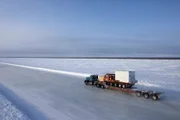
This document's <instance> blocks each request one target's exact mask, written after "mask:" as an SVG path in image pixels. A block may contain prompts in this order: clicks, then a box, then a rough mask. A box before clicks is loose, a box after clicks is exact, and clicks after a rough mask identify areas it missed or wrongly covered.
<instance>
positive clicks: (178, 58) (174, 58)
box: [0, 56, 180, 60]
mask: <svg viewBox="0 0 180 120" xmlns="http://www.w3.org/2000/svg"><path fill="white" fill-rule="evenodd" d="M0 58H47V59H51V58H52V59H161V60H163V59H164V60H171V59H172V60H180V57H92V56H91V57H48V56H47V57H27V56H26V57H21V56H18V57H0Z"/></svg>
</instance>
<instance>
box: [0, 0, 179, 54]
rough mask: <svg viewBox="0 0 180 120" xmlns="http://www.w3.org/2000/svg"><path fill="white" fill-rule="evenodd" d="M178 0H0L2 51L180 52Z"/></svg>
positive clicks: (34, 52)
mask: <svg viewBox="0 0 180 120" xmlns="http://www.w3.org/2000/svg"><path fill="white" fill-rule="evenodd" d="M179 6H180V1H179V0H136V1H135V0H53V1H52V0H29V1H28V0H1V1H0V26H1V27H0V54H1V56H3V55H6V56H8V55H32V56H33V55H53V56H87V55H91V56H180V14H179V12H180V7H179Z"/></svg>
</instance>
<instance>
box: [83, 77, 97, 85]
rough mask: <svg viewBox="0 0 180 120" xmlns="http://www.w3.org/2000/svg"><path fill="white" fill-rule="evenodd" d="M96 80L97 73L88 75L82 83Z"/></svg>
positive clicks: (92, 82)
mask: <svg viewBox="0 0 180 120" xmlns="http://www.w3.org/2000/svg"><path fill="white" fill-rule="evenodd" d="M97 81H98V75H90V76H89V77H86V79H85V81H84V83H85V84H86V85H87V84H89V83H91V84H94V83H95V82H97Z"/></svg>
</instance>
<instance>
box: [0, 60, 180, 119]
mask: <svg viewBox="0 0 180 120" xmlns="http://www.w3.org/2000/svg"><path fill="white" fill-rule="evenodd" d="M0 61H3V62H7V63H13V64H20V65H26V66H34V67H41V68H47V69H56V70H64V71H72V72H78V73H83V74H93V73H98V74H101V75H102V74H105V73H106V72H114V70H116V69H125V70H135V71H136V75H137V76H136V78H137V79H138V80H139V83H138V85H137V87H140V88H149V89H157V90H160V91H164V92H165V93H166V94H165V95H164V96H163V97H162V99H161V100H160V101H152V100H145V99H143V98H137V97H136V96H134V95H131V94H125V93H121V92H117V91H110V90H102V89H97V88H94V87H91V86H85V85H84V83H83V81H84V77H82V76H81V77H78V76H70V75H63V74H55V73H50V72H45V71H39V70H31V69H26V68H20V67H14V66H9V65H3V64H0V73H1V78H2V79H1V80H0V83H1V84H2V85H4V86H5V87H6V88H9V89H10V90H12V91H13V92H14V93H15V94H17V95H18V96H19V97H20V98H23V99H24V100H25V101H27V103H28V104H31V105H33V106H35V108H36V109H37V110H39V111H40V112H41V113H42V114H41V113H39V114H33V113H32V114H28V115H35V116H36V117H34V118H38V117H39V118H40V116H43V115H45V116H47V117H48V118H49V119H55V120H58V119H64V120H84V119H86V120H92V119H93V120H109V119H111V120H119V119H127V120H145V119H146V120H152V118H153V120H169V119H173V120H179V118H180V115H179V111H180V96H179V94H180V86H179V85H180V84H179V83H180V81H179V78H180V77H179V74H178V73H179V72H180V70H179V69H180V61H174V60H161V61H159V60H66V59H1V60H0ZM13 102H15V101H12V103H13ZM17 106H21V104H18V105H17ZM20 108H21V107H20ZM27 109H29V105H27V107H25V108H23V110H22V111H25V112H26V113H27V112H28V110H27Z"/></svg>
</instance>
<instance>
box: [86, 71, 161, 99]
mask: <svg viewBox="0 0 180 120" xmlns="http://www.w3.org/2000/svg"><path fill="white" fill-rule="evenodd" d="M137 82H138V81H137V80H136V79H135V71H119V70H118V71H115V74H112V73H107V74H105V75H104V76H98V75H90V76H89V77H86V79H85V80H84V83H85V85H92V86H96V87H97V88H102V89H111V90H119V91H122V92H127V93H134V94H136V96H137V97H141V96H143V97H144V98H146V99H148V98H151V99H153V100H158V99H159V98H160V96H161V95H162V94H163V92H158V91H152V90H139V89H134V88H132V86H134V85H135V84H136V83H137Z"/></svg>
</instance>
